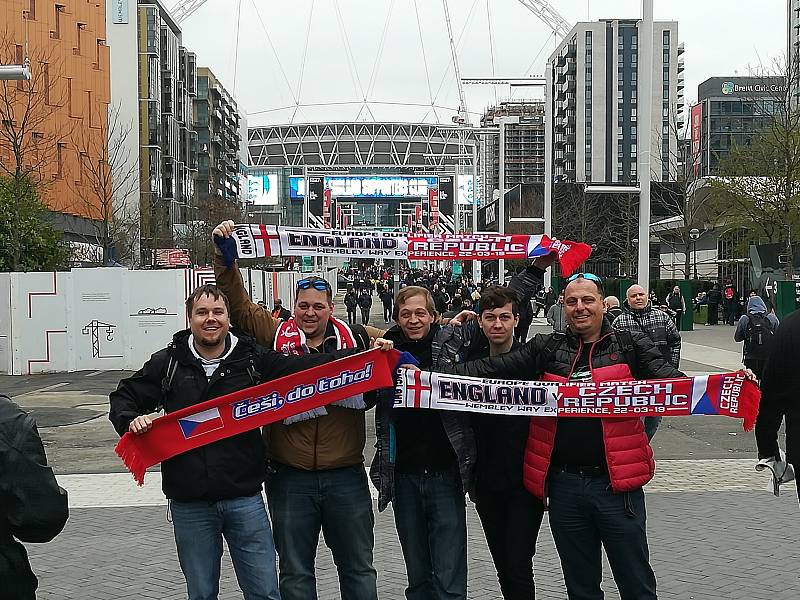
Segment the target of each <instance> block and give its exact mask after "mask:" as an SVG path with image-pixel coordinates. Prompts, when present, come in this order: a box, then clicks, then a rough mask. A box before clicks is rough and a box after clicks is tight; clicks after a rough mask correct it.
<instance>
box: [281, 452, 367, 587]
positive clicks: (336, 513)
mask: <svg viewBox="0 0 800 600" xmlns="http://www.w3.org/2000/svg"><path fill="white" fill-rule="evenodd" d="M267 497H268V498H269V510H270V513H271V514H272V523H273V526H274V528H275V545H276V546H277V548H278V556H279V557H280V585H281V596H282V597H283V600H314V599H315V598H316V597H317V582H316V578H315V576H314V565H315V562H316V556H317V544H319V532H320V529H321V530H322V534H323V535H324V536H325V543H326V544H327V545H328V548H330V549H331V553H332V554H333V562H334V563H335V564H336V569H337V571H338V573H339V592H340V594H341V598H342V599H343V600H376V599H377V597H378V588H377V573H376V571H375V568H374V567H373V566H372V549H373V546H374V545H375V537H374V533H373V527H374V525H375V517H374V515H373V513H372V497H371V496H370V494H369V486H368V484H367V474H366V472H365V471H364V465H361V464H358V465H353V466H352V467H345V468H342V469H329V470H324V471H303V470H301V469H294V468H292V467H288V466H284V465H279V466H277V468H276V471H275V473H273V474H272V475H270V477H269V480H268V482H267Z"/></svg>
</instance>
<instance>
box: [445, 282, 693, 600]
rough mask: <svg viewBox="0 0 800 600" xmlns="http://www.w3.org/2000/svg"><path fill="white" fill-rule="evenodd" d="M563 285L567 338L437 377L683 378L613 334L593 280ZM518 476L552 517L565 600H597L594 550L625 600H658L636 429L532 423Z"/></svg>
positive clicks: (639, 342) (620, 424)
mask: <svg viewBox="0 0 800 600" xmlns="http://www.w3.org/2000/svg"><path fill="white" fill-rule="evenodd" d="M568 281H569V283H568V285H567V287H566V289H565V300H564V304H565V307H566V308H565V310H566V320H567V325H568V328H567V331H566V333H561V334H559V333H553V334H550V335H537V336H535V337H534V338H533V339H531V340H530V341H529V342H528V343H527V344H525V345H524V346H523V347H522V348H521V349H519V350H517V351H514V352H509V353H508V354H503V355H499V356H493V357H490V358H485V359H482V360H476V361H471V362H467V363H464V364H460V365H452V366H448V367H446V369H443V370H446V371H447V372H448V373H454V374H457V375H468V376H471V377H495V378H497V377H499V378H509V379H510V378H519V376H520V374H521V373H527V374H529V376H530V378H531V379H538V380H545V381H559V382H567V381H571V382H580V381H595V382H601V381H624V380H632V379H634V378H635V379H661V378H669V377H683V376H684V375H683V373H681V372H680V371H679V370H678V369H676V368H675V367H673V366H672V365H670V364H669V363H668V362H666V361H665V360H664V357H663V355H662V354H661V352H660V351H659V350H658V349H657V348H656V347H655V345H654V344H653V342H652V341H651V340H650V339H649V338H648V337H647V336H645V335H644V334H642V333H641V332H637V331H631V332H615V331H614V330H613V328H612V327H611V324H610V323H609V322H608V320H607V319H606V318H605V307H604V305H603V297H604V291H603V284H602V281H601V280H600V278H599V277H597V276H595V275H592V274H591V273H579V274H577V275H573V276H572V277H570V278H569V280H568ZM523 470H524V473H523V478H524V483H525V487H526V488H527V489H528V490H529V491H530V492H531V493H532V494H533V495H534V496H536V497H538V498H540V499H542V500H544V501H545V502H546V504H547V505H548V507H549V511H550V528H551V530H552V533H553V539H554V541H555V543H556V549H557V550H558V554H559V556H560V558H561V566H562V569H563V571H564V581H565V583H566V586H567V593H568V595H569V598H570V600H590V599H591V600H593V599H596V598H603V592H602V591H601V588H600V583H601V581H602V561H601V552H600V549H601V546H602V547H604V548H605V550H606V554H607V555H608V561H609V564H610V565H611V570H612V572H613V574H614V579H615V581H616V583H617V587H618V588H619V592H620V597H621V599H622V600H634V599H635V600H655V599H656V597H657V596H656V579H655V574H654V573H653V569H652V568H651V566H650V558H649V549H648V546H647V528H646V512H645V502H644V491H643V490H642V486H643V485H645V484H646V483H647V482H648V481H650V479H652V477H653V473H654V472H655V461H654V460H653V451H652V449H651V448H650V444H649V443H648V440H647V436H646V435H645V433H644V427H643V426H642V421H641V419H639V418H636V417H635V418H617V419H614V418H602V419H601V418H596V417H585V418H584V417H569V418H557V419H554V418H545V417H535V418H533V419H531V427H530V432H529V434H528V442H527V446H526V450H525V463H524V466H523Z"/></svg>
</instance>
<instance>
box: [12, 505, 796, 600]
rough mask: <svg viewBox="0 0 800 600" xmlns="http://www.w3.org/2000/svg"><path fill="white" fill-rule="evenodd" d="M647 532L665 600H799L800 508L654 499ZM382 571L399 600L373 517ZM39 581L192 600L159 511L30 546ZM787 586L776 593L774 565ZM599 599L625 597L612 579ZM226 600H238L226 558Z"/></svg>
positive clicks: (135, 512)
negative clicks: (783, 572) (785, 571)
mask: <svg viewBox="0 0 800 600" xmlns="http://www.w3.org/2000/svg"><path fill="white" fill-rule="evenodd" d="M647 501H648V530H649V536H650V548H651V556H652V563H653V567H654V569H655V571H656V575H657V577H658V585H659V598H661V600H761V599H764V600H796V599H797V598H800V579H798V576H797V574H796V573H795V572H794V571H792V569H793V565H796V564H797V561H798V558H800V547H798V546H797V540H798V539H800V525H798V520H797V512H798V505H797V497H796V496H794V495H793V494H786V495H784V496H781V497H780V498H773V497H771V496H770V495H769V494H767V493H766V492H704V493H694V492H691V493H690V492H686V493H651V494H648V496H647ZM468 515H469V521H468V527H469V532H468V535H469V564H470V576H469V598H470V599H475V600H477V599H484V598H485V599H498V598H500V594H499V591H498V587H497V583H496V576H495V573H494V569H493V567H492V563H491V559H490V557H489V554H488V550H487V548H486V543H485V541H484V537H483V533H482V531H481V529H480V524H479V522H478V519H477V516H476V514H475V512H474V510H473V509H472V507H471V505H470V510H469V512H468ZM375 533H376V535H375V539H376V549H375V565H376V569H377V570H378V573H379V577H378V587H379V594H380V596H381V598H387V599H389V600H394V599H398V600H399V599H402V598H403V590H404V586H405V570H404V565H403V560H402V554H401V552H400V548H399V543H398V541H397V534H396V532H395V530H394V519H393V518H392V513H391V509H389V510H387V511H385V512H384V513H381V514H380V515H377V517H376V532H375ZM28 548H29V551H30V554H31V561H32V563H33V567H34V570H35V571H36V572H37V573H38V575H39V577H40V585H41V588H40V592H39V598H42V599H47V600H74V599H76V598H81V599H84V598H86V599H94V598H99V599H102V600H122V599H125V598H134V597H135V598H154V599H159V600H167V599H170V598H176V599H178V598H185V584H184V582H183V578H182V576H181V573H180V569H179V566H178V562H177V557H176V556H175V546H174V540H173V537H172V529H171V527H170V525H169V524H168V523H166V522H165V520H164V511H163V508H162V507H142V508H104V509H75V510H73V512H72V516H71V518H70V521H69V522H68V524H67V527H66V529H65V531H64V533H62V535H60V536H59V537H58V538H56V540H54V541H53V542H51V543H50V544H44V545H33V544H32V545H29V546H28ZM780 564H783V565H788V566H789V575H788V578H785V579H783V580H782V581H781V582H780V583H776V581H775V580H774V578H773V577H772V574H773V572H774V571H773V570H774V568H775V566H776V565H780ZM535 571H536V581H537V598H540V599H541V600H563V599H564V598H565V592H564V586H563V581H562V579H561V567H560V563H559V561H558V557H557V555H556V553H555V549H554V547H553V541H552V536H551V535H550V532H549V529H548V528H547V519H545V525H544V526H543V529H542V532H541V534H540V536H539V545H538V550H537V555H536V563H535ZM317 574H318V588H319V598H320V600H328V599H330V600H334V599H338V598H339V597H340V594H339V590H338V581H337V578H336V570H335V567H334V565H333V563H332V560H331V556H330V552H329V551H328V549H327V548H325V547H324V545H323V544H322V543H321V544H320V552H319V554H318V561H317ZM605 576H606V580H605V581H604V584H603V588H604V590H606V592H607V596H606V597H607V598H608V599H609V600H615V599H617V598H618V597H619V596H618V594H617V592H616V587H615V586H614V583H613V580H612V579H611V577H610V571H609V569H608V565H607V564H606V567H605ZM220 598H221V600H228V599H233V598H241V592H239V590H238V587H237V585H236V578H235V575H234V573H233V569H232V567H231V565H230V560H229V558H228V557H227V554H226V555H225V557H224V559H223V576H222V579H221V593H220Z"/></svg>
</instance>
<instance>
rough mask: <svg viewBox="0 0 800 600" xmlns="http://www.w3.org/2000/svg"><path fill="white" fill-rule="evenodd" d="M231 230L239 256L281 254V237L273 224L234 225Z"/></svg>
mask: <svg viewBox="0 0 800 600" xmlns="http://www.w3.org/2000/svg"><path fill="white" fill-rule="evenodd" d="M233 231H234V235H235V236H236V240H237V243H238V247H239V258H260V257H262V256H280V255H281V237H280V235H279V234H278V230H277V228H276V227H275V226H274V225H261V224H250V225H236V227H234V230H233Z"/></svg>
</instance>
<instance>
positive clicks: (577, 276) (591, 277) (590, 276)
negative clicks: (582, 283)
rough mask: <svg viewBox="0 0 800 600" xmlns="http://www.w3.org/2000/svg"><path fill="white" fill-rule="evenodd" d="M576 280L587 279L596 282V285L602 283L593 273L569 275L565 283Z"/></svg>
mask: <svg viewBox="0 0 800 600" xmlns="http://www.w3.org/2000/svg"><path fill="white" fill-rule="evenodd" d="M576 279H588V280H589V281H596V282H597V283H603V280H602V279H600V278H599V277H598V276H597V275H595V274H594V273H575V275H570V276H569V277H568V278H567V282H570V281H575V280H576Z"/></svg>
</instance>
